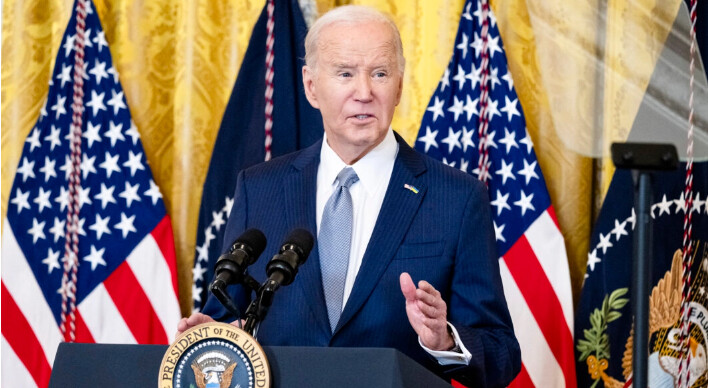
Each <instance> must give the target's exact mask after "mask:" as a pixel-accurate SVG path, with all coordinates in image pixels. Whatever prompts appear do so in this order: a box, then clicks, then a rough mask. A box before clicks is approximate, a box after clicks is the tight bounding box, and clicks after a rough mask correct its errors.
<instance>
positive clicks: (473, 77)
mask: <svg viewBox="0 0 708 388" xmlns="http://www.w3.org/2000/svg"><path fill="white" fill-rule="evenodd" d="M466 78H467V79H468V80H470V84H471V86H470V87H471V88H472V90H474V89H475V88H476V87H477V84H481V83H482V66H480V67H479V68H477V67H476V66H475V65H474V63H473V64H472V67H470V72H469V73H467V76H466ZM477 100H478V99H476V100H475V101H477Z"/></svg>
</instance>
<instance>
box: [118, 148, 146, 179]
mask: <svg viewBox="0 0 708 388" xmlns="http://www.w3.org/2000/svg"><path fill="white" fill-rule="evenodd" d="M142 157H143V153H142V152H138V153H137V154H134V153H133V151H129V152H128V161H127V162H125V163H123V166H124V167H128V168H130V176H131V177H132V176H135V172H136V171H138V170H145V167H144V166H143V164H142V162H141V161H140V159H141V158H142Z"/></svg>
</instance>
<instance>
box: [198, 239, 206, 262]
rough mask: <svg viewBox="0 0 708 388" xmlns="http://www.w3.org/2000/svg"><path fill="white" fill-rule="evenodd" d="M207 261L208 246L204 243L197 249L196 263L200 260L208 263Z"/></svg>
mask: <svg viewBox="0 0 708 388" xmlns="http://www.w3.org/2000/svg"><path fill="white" fill-rule="evenodd" d="M208 259H209V246H208V245H207V244H206V242H205V243H204V245H200V246H198V247H197V262H200V261H202V260H204V261H208Z"/></svg>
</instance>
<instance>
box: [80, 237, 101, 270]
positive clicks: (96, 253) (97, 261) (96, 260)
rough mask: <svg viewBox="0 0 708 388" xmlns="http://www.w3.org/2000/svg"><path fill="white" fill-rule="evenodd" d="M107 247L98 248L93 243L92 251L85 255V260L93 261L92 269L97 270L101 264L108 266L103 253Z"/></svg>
mask: <svg viewBox="0 0 708 388" xmlns="http://www.w3.org/2000/svg"><path fill="white" fill-rule="evenodd" d="M105 251H106V248H101V249H99V250H96V247H95V246H94V245H93V244H92V245H91V253H90V254H89V255H88V256H86V257H84V261H86V262H89V263H91V271H95V270H96V268H97V267H98V266H99V265H102V266H104V267H105V266H106V261H105V260H104V259H103V253H104V252H105Z"/></svg>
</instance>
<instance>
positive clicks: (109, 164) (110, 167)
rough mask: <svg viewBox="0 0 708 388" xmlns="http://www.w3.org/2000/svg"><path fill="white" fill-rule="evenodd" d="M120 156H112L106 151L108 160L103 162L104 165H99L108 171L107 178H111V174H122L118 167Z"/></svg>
mask: <svg viewBox="0 0 708 388" xmlns="http://www.w3.org/2000/svg"><path fill="white" fill-rule="evenodd" d="M119 156H120V155H119V154H116V155H111V154H110V153H109V152H108V151H106V160H104V161H103V163H101V164H99V165H98V167H100V168H102V169H104V170H106V176H107V177H108V178H110V177H111V174H113V173H114V172H120V167H118V157H119Z"/></svg>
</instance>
